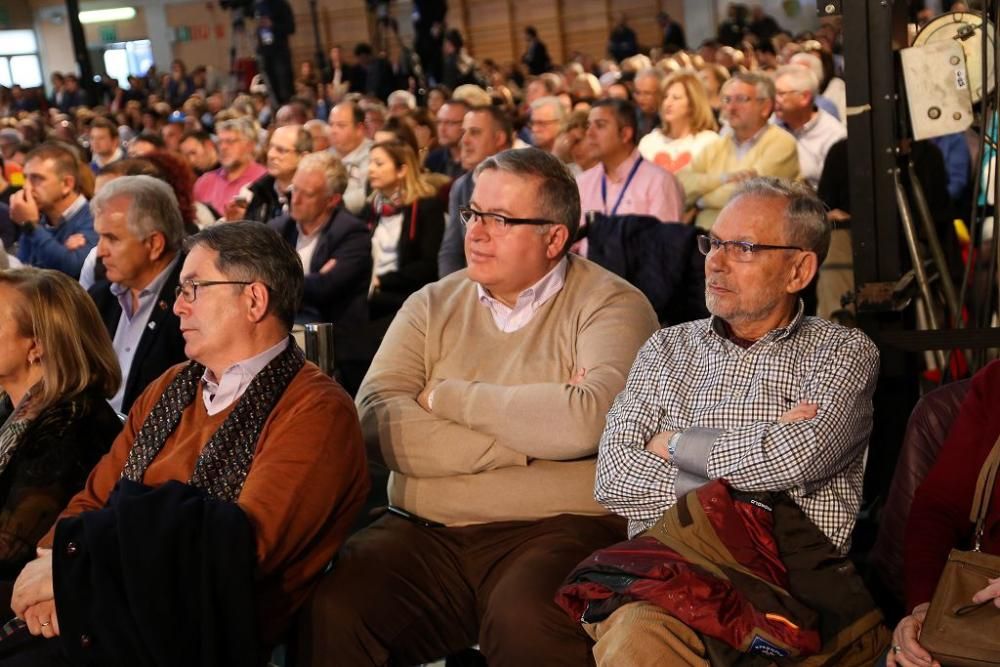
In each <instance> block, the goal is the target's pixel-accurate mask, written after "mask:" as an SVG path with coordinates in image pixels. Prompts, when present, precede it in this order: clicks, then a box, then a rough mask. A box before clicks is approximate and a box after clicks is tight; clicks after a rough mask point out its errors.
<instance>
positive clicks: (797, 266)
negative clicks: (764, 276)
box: [785, 250, 819, 294]
mask: <svg viewBox="0 0 1000 667" xmlns="http://www.w3.org/2000/svg"><path fill="white" fill-rule="evenodd" d="M798 254H799V256H798V257H796V258H795V260H793V263H792V271H791V275H790V276H789V279H788V285H787V286H786V287H785V291H787V292H788V293H789V294H794V293H796V292H801V291H802V290H804V289H805V288H806V287H808V286H809V283H811V282H812V279H813V278H814V277H815V276H816V272H817V271H819V257H817V256H816V253H814V252H810V251H808V250H802V251H799V253H798Z"/></svg>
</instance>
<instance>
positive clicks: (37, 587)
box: [10, 549, 55, 618]
mask: <svg viewBox="0 0 1000 667" xmlns="http://www.w3.org/2000/svg"><path fill="white" fill-rule="evenodd" d="M37 553H38V558H36V559H35V560H33V561H31V562H30V563H28V564H27V565H25V566H24V569H23V570H21V574H19V575H17V581H15V582H14V594H13V596H12V597H11V601H10V608H11V609H13V610H14V613H15V614H17V616H18V617H19V618H25V616H24V614H25V612H27V611H28V608H29V607H33V606H35V605H36V604H38V603H39V602H45V601H47V600H54V599H55V593H54V592H53V589H52V549H38V550H37Z"/></svg>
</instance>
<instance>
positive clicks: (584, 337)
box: [434, 290, 657, 461]
mask: <svg viewBox="0 0 1000 667" xmlns="http://www.w3.org/2000/svg"><path fill="white" fill-rule="evenodd" d="M556 298H558V297H556ZM594 301H595V303H597V306H596V307H595V308H593V309H588V310H587V312H585V314H584V316H583V317H582V318H581V320H579V321H576V320H574V322H573V325H575V326H578V327H579V330H578V331H577V332H576V334H575V335H574V336H570V338H571V339H574V340H575V346H574V348H573V349H572V350H571V351H570V354H571V355H572V360H571V361H572V368H573V369H574V371H576V370H579V369H585V370H586V375H585V376H584V378H583V381H582V382H580V383H579V384H576V385H572V384H569V379H570V378H568V377H567V378H560V379H559V380H557V381H554V382H546V383H534V384H523V385H514V386H505V385H499V384H491V383H486V382H470V381H467V380H445V381H444V382H442V383H441V384H440V385H438V387H437V389H436V390H435V392H434V413H435V414H437V415H440V416H442V417H444V418H446V419H449V420H452V421H454V422H457V423H458V424H461V425H462V426H465V427H468V428H470V429H472V430H474V431H476V432H479V433H486V434H489V435H490V436H492V437H494V438H496V439H497V442H498V443H500V444H501V445H503V446H504V447H507V448H510V449H512V450H516V451H517V452H520V453H521V454H523V455H525V456H528V457H529V458H532V459H548V460H554V461H567V460H572V459H577V458H582V457H585V456H592V455H593V454H594V453H595V452H596V451H597V442H598V440H599V439H600V436H601V431H602V430H603V429H604V419H605V415H607V412H608V408H609V407H611V402H612V401H613V400H614V397H615V395H617V394H618V392H620V391H621V390H622V387H624V386H625V377H626V375H627V374H628V370H629V367H630V366H631V364H632V362H633V360H634V359H635V355H636V352H637V351H638V350H639V347H640V346H641V345H642V344H643V342H645V340H646V339H647V338H649V336H650V335H652V333H653V332H654V331H655V330H656V328H657V321H656V315H655V314H654V313H653V309H652V307H651V306H650V305H649V302H648V301H647V300H646V299H645V298H644V297H643V296H642V295H641V294H640V293H639V292H638V291H634V292H633V291H631V290H630V291H625V290H619V291H618V292H617V293H615V294H611V295H609V296H608V298H604V299H599V300H598V299H595V300H594ZM511 415H517V419H511V418H510V416H511ZM539 424H545V425H546V427H545V428H538V425H539Z"/></svg>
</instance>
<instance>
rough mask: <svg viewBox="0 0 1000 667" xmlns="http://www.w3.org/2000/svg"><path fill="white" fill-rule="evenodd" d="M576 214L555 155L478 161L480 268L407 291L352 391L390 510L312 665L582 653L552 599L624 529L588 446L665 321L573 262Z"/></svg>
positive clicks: (318, 641)
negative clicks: (611, 511) (609, 507)
mask: <svg viewBox="0 0 1000 667" xmlns="http://www.w3.org/2000/svg"><path fill="white" fill-rule="evenodd" d="M579 217H580V200H579V195H578V192H577V188H576V183H575V181H574V180H573V177H572V176H571V175H570V173H569V171H568V170H567V169H566V167H565V166H564V165H563V164H562V163H561V162H560V161H559V159H558V158H556V157H555V156H553V155H551V154H548V153H545V152H544V151H541V150H538V149H536V148H525V149H520V150H507V151H503V152H501V153H499V154H497V155H495V156H492V157H489V158H487V159H486V160H484V161H483V162H482V163H481V164H480V165H479V166H478V167H477V168H476V171H475V189H474V190H473V193H472V198H471V201H470V203H469V206H468V208H465V209H464V210H463V213H462V221H463V224H464V225H465V226H466V227H467V228H468V231H467V234H466V237H465V249H466V254H467V256H468V260H469V268H468V269H467V270H463V271H459V272H457V273H455V274H452V275H450V276H448V277H447V278H444V279H442V280H440V281H438V282H436V283H433V284H431V285H428V286H426V287H425V288H423V289H422V290H420V291H419V292H417V293H416V294H414V295H413V296H411V297H410V298H409V299H408V300H407V301H406V303H405V304H404V305H403V308H402V309H401V310H400V311H399V314H398V315H397V316H396V319H395V320H394V321H393V323H392V326H391V327H390V328H389V331H388V334H387V335H386V338H385V341H384V342H383V345H382V346H381V348H380V349H379V351H378V354H377V355H376V357H375V360H374V362H373V364H372V367H371V370H370V371H369V373H368V375H367V376H366V377H365V381H364V383H363V384H362V386H361V390H360V392H359V394H358V406H359V408H360V414H361V416H362V424H363V429H364V431H365V437H366V442H367V444H368V447H369V451H370V452H372V455H373V456H375V457H377V458H378V459H380V460H381V461H383V462H384V463H385V464H386V465H387V466H388V467H389V468H390V470H391V475H390V478H389V486H388V495H389V503H390V511H389V513H388V514H386V515H385V516H383V517H382V518H380V519H379V520H378V521H376V522H375V523H374V524H373V525H371V526H369V527H368V528H366V529H364V530H362V531H361V532H360V533H358V534H356V535H355V536H354V537H353V538H352V539H351V540H350V541H349V542H348V543H347V545H346V546H345V548H344V549H343V550H342V551H341V553H340V555H339V558H338V561H337V564H336V566H335V567H334V569H333V571H332V573H331V574H330V575H329V576H327V577H326V578H325V579H324V581H323V583H322V584H321V588H320V589H319V590H318V591H317V594H316V595H315V596H314V598H313V601H312V603H311V605H310V609H309V614H308V616H307V618H306V623H305V627H304V628H302V635H301V637H302V640H303V641H302V647H301V649H302V651H301V656H300V657H301V658H302V659H303V660H304V663H305V664H310V665H326V664H330V665H333V664H338V665H352V666H360V665H383V664H387V663H390V662H391V663H400V664H414V663H421V662H427V661H429V660H432V659H434V658H438V657H442V656H444V655H447V654H449V653H451V652H455V651H458V650H460V649H463V648H465V647H468V646H470V645H472V644H476V643H478V644H479V645H480V648H481V650H482V651H483V653H484V654H485V655H486V659H487V661H488V662H489V663H490V664H491V665H573V666H577V665H582V664H587V661H588V656H589V654H590V646H589V641H588V640H587V637H586V635H584V634H583V633H582V630H581V629H580V628H579V626H578V625H576V624H574V623H572V622H571V621H570V620H569V619H568V618H566V617H565V615H564V614H562V613H561V611H560V610H559V608H558V607H557V606H556V605H555V603H554V602H553V601H552V596H553V594H554V592H555V590H556V588H557V586H558V585H559V583H560V582H561V581H562V579H563V577H565V576H566V573H567V572H568V571H569V569H570V568H571V567H572V566H573V565H574V563H575V561H576V560H578V559H579V558H580V557H582V556H585V555H586V554H588V553H590V551H592V550H593V549H594V548H597V547H600V546H603V545H606V544H609V543H611V542H613V541H615V540H616V539H618V538H619V536H621V535H622V534H623V528H624V526H623V524H622V522H621V520H620V519H618V518H617V517H611V516H609V515H608V514H607V512H606V511H604V510H603V509H602V508H601V507H600V506H599V505H597V504H596V503H595V502H594V501H593V496H592V488H593V476H594V464H595V458H594V455H595V452H596V446H597V438H598V436H599V434H600V431H601V429H602V428H603V424H604V415H605V413H606V411H607V408H608V406H609V405H610V404H611V401H612V399H613V397H614V395H615V394H616V393H617V392H618V391H620V390H621V388H622V386H623V384H624V379H625V374H626V373H627V369H628V367H629V365H630V364H631V363H632V360H633V359H634V357H635V352H636V350H637V349H638V347H639V345H640V341H641V340H642V339H644V338H645V337H648V335H649V334H650V333H651V332H652V331H653V330H654V329H655V328H656V318H655V315H654V314H653V311H652V309H651V308H650V306H649V303H648V302H647V301H646V300H645V298H644V297H643V296H642V295H641V294H640V293H639V292H638V291H637V290H636V289H635V288H633V287H631V286H630V285H628V284H627V283H626V282H624V281H623V280H621V279H619V278H617V277H616V276H614V275H612V274H611V273H609V272H607V271H605V270H604V269H601V268H600V267H598V266H596V265H594V264H592V263H590V262H588V261H586V260H584V259H581V258H579V257H576V256H567V254H566V253H567V250H568V248H569V240H570V239H571V238H572V237H573V234H574V232H575V230H576V226H577V223H578V221H579Z"/></svg>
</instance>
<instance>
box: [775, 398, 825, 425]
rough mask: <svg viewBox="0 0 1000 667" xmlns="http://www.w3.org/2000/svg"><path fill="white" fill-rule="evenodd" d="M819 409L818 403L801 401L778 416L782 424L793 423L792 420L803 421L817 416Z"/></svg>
mask: <svg viewBox="0 0 1000 667" xmlns="http://www.w3.org/2000/svg"><path fill="white" fill-rule="evenodd" d="M818 409H819V405H817V404H816V403H807V402H806V401H799V404H798V405H796V406H795V407H794V408H792V409H790V410H789V411H788V412H786V413H785V414H783V415H781V416H780V417H778V421H779V422H780V423H782V424H791V423H792V422H801V421H805V420H807V419H812V418H813V417H815V416H816V410H818Z"/></svg>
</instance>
